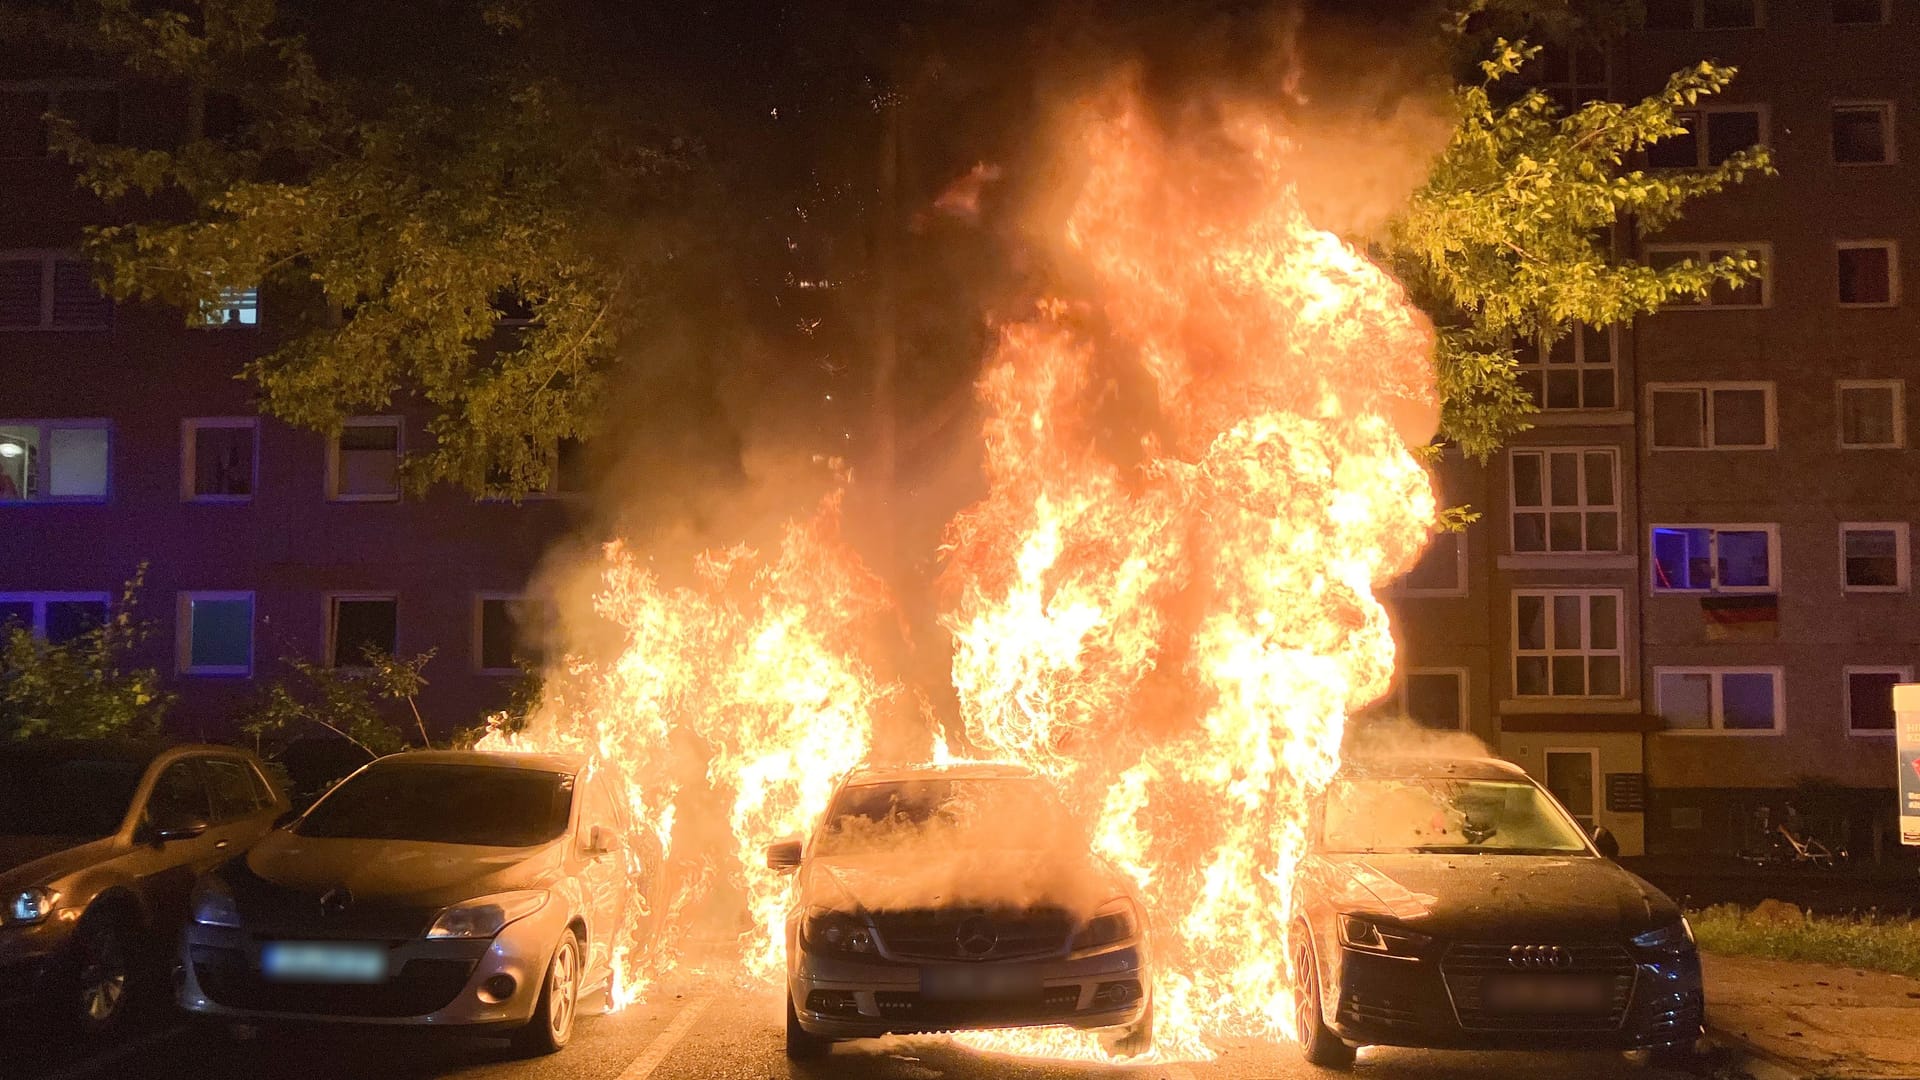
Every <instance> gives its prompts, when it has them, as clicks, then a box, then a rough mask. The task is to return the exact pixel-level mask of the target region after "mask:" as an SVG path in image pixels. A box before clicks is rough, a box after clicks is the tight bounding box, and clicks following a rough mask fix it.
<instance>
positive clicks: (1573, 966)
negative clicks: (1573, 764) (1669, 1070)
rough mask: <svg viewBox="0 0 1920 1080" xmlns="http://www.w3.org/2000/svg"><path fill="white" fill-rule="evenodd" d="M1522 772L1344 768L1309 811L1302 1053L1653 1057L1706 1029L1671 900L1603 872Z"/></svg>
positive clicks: (1682, 927) (1383, 764) (1324, 1056)
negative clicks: (1474, 1051) (1374, 1050)
mask: <svg viewBox="0 0 1920 1080" xmlns="http://www.w3.org/2000/svg"><path fill="white" fill-rule="evenodd" d="M1598 839H1599V840H1600V841H1601V844H1600V847H1597V846H1596V844H1595V838H1590V837H1589V836H1588V835H1587V833H1586V832H1585V831H1584V830H1582V829H1581V828H1580V826H1579V825H1578V824H1577V823H1576V822H1575V821H1574V820H1573V818H1571V817H1570V816H1568V814H1567V812H1566V811H1565V810H1564V809H1563V808H1562V807H1561V806H1560V804H1559V803H1558V802H1556V801H1555V800H1554V799H1553V797H1552V796H1551V795H1549V794H1547V792H1546V791H1544V790H1542V789H1541V788H1540V787H1539V785H1537V784H1535V783H1534V782H1533V781H1532V780H1531V779H1530V778H1528V776H1527V775H1526V774H1525V773H1524V772H1522V771H1521V770H1520V769H1519V768H1518V767H1516V766H1514V765H1511V764H1508V763H1506V762H1503V761H1492V760H1481V759H1447V760H1432V759H1421V760H1412V759H1408V760H1387V761H1374V762H1368V763H1355V764H1350V765H1349V766H1348V767H1346V768H1345V769H1344V770H1343V771H1342V773H1341V774H1340V775H1339V776H1338V777H1337V778H1336V779H1335V780H1334V782H1333V783H1332V785H1330V786H1329V787H1328V789H1327V791H1326V794H1325V797H1324V799H1323V800H1322V801H1321V802H1320V804H1319V805H1318V806H1317V807H1316V810H1315V814H1314V822H1313V826H1312V845H1311V851H1310V854H1309V856H1308V858H1307V860H1306V863H1305V865H1304V867H1303V872H1302V874H1301V875H1300V882H1301V884H1300V886H1299V893H1298V895H1297V897H1296V901H1295V910H1296V911H1297V912H1299V913H1300V921H1299V922H1298V923H1297V924H1296V926H1295V927H1294V929H1293V933H1292V944H1291V958H1292V961H1293V966H1294V969H1295V972H1296V975H1295V985H1296V986H1298V987H1299V988H1300V992H1299V994H1298V995H1297V999H1296V1016H1295V1023H1296V1028H1297V1034H1298V1037H1299V1041H1300V1045H1301V1047H1302V1049H1303V1050H1304V1052H1305V1053H1306V1056H1307V1059H1308V1060H1309V1061H1311V1062H1313V1063H1314V1064H1317V1065H1324V1066H1332V1067H1344V1066H1347V1065H1350V1064H1351V1063H1352V1062H1353V1056H1354V1048H1355V1047H1357V1046H1364V1045H1385V1046H1414V1047H1431V1048H1450V1047H1457V1048H1463V1049H1465V1048H1482V1049H1510V1050H1547V1049H1589V1050H1598V1049H1608V1050H1631V1051H1648V1052H1649V1056H1650V1058H1651V1059H1653V1060H1654V1061H1656V1062H1659V1063H1662V1064H1669V1063H1673V1062H1674V1061H1676V1060H1679V1059H1682V1058H1684V1057H1685V1056H1686V1054H1687V1053H1689V1052H1690V1051H1691V1049H1692V1047H1693V1045H1694V1043H1695V1042H1696V1041H1697V1040H1698V1038H1699V1036H1700V1033H1701V1020H1702V1000H1701V989H1700V958H1699V955H1698V954H1697V953H1696V952H1695V951H1694V945H1693V934H1692V931H1691V930H1690V929H1689V928H1688V926H1687V923H1686V920H1685V919H1683V918H1682V917H1681V913H1680V909H1679V908H1678V907H1677V906H1676V905H1675V904H1674V903H1673V901H1672V900H1669V899H1668V898H1667V897H1666V896H1665V895H1664V894H1663V893H1661V892H1660V891H1659V890H1658V889H1655V888H1654V887H1653V886H1651V885H1649V884H1647V883H1646V882H1644V881H1642V880H1640V879H1639V878H1638V877H1635V876H1634V875H1633V874H1630V873H1628V872H1627V871H1626V870H1623V869H1621V868H1620V867H1619V866H1617V865H1615V864H1614V863H1613V862H1612V861H1611V860H1610V859H1609V858H1607V857H1606V855H1604V854H1603V853H1602V851H1601V847H1608V848H1610V847H1611V838H1610V837H1608V836H1606V834H1605V833H1604V832H1602V833H1600V834H1599V835H1598Z"/></svg>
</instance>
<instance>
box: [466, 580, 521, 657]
mask: <svg viewBox="0 0 1920 1080" xmlns="http://www.w3.org/2000/svg"><path fill="white" fill-rule="evenodd" d="M525 610H526V601H524V600H523V599H522V598H520V597H519V596H516V595H513V594H511V593H481V594H480V596H479V597H478V598H476V602H475V610H474V618H475V625H474V643H473V648H474V661H475V663H474V666H475V667H477V668H478V669H479V670H480V672H481V673H482V674H485V675H518V674H519V673H520V665H519V661H520V660H523V659H528V657H527V656H526V651H525V650H524V649H522V648H520V644H519V643H520V635H521V632H522V629H521V628H522V627H523V626H524V619H525Z"/></svg>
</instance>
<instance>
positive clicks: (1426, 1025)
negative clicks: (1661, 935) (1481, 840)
mask: <svg viewBox="0 0 1920 1080" xmlns="http://www.w3.org/2000/svg"><path fill="white" fill-rule="evenodd" d="M1342 953H1343V955H1342V962H1341V970H1340V974H1339V980H1338V983H1337V985H1335V986H1333V987H1331V988H1330V989H1331V990H1332V993H1331V994H1330V995H1329V996H1330V997H1331V998H1332V1000H1330V1001H1323V1002H1322V1007H1323V1009H1324V1010H1325V1013H1326V1017H1327V1020H1328V1026H1329V1027H1331V1028H1332V1029H1333V1031H1334V1033H1335V1034H1337V1035H1339V1036H1340V1037H1341V1038H1342V1039H1345V1040H1346V1041H1348V1042H1351V1043H1354V1044H1356V1045H1363V1046H1407V1047H1423V1048H1433V1049H1481V1050H1647V1049H1654V1048H1658V1047H1667V1046H1681V1045H1691V1044H1692V1043H1694V1042H1695V1041H1697V1040H1698V1039H1699V1038H1700V1035H1701V1032H1702V1027H1703V1021H1704V1014H1705V1008H1704V1001H1703V996H1702V990H1701V978H1700V958H1699V955H1698V954H1697V953H1685V954H1669V955H1660V956H1651V955H1645V954H1641V955H1634V956H1632V959H1631V962H1630V963H1629V964H1627V965H1625V966H1623V968H1622V970H1621V971H1620V972H1619V973H1618V974H1616V975H1614V976H1611V978H1613V979H1615V980H1617V981H1616V982H1615V984H1614V998H1613V1000H1614V1007H1613V1008H1612V1009H1611V1010H1610V1011H1609V1012H1608V1013H1607V1014H1604V1015H1594V1016H1572V1017H1569V1016H1552V1015H1532V1016H1529V1015H1525V1014H1521V1015H1511V1014H1505V1015H1503V1014H1498V1013H1490V1012H1487V1011H1485V1010H1482V1009H1479V1008H1477V1007H1476V995H1477V993H1478V986H1477V985H1476V984H1474V983H1472V982H1471V981H1470V979H1469V978H1466V977H1462V976H1460V975H1459V974H1457V973H1448V972H1443V970H1442V963H1441V962H1439V961H1436V960H1431V959H1421V960H1411V959H1400V958H1395V957H1387V956H1378V955H1372V954H1368V953H1362V952H1357V951H1355V950H1353V949H1343V950H1342Z"/></svg>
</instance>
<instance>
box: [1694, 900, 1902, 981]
mask: <svg viewBox="0 0 1920 1080" xmlns="http://www.w3.org/2000/svg"><path fill="white" fill-rule="evenodd" d="M1687 921H1688V922H1690V923H1692V924H1693V936H1694V938H1695V939H1696V940H1697V941H1699V943H1700V947H1701V948H1702V949H1705V950H1706V951H1708V952H1717V953H1732V954H1735V955H1739V956H1764V957H1767V958H1769V959H1773V960H1805V961H1809V962H1812V963H1817V964H1832V965H1834V966H1836V967H1852V968H1864V969H1866V970H1869V971H1890V972H1892V973H1894V974H1895V975H1906V976H1909V977H1911V978H1916V979H1920V922H1915V921H1908V920H1905V919H1882V918H1878V917H1876V916H1872V915H1850V916H1846V917H1842V918H1826V917H1818V916H1809V917H1807V918H1805V919H1803V920H1800V921H1788V922H1772V921H1769V922H1757V921H1755V920H1754V919H1753V918H1752V917H1751V916H1750V915H1749V914H1748V913H1747V912H1746V911H1743V910H1742V909H1741V908H1739V907H1737V906H1735V905H1732V904H1722V905H1720V906H1718V907H1710V908H1707V909H1706V910H1704V911H1695V912H1691V913H1689V914H1688V916H1687Z"/></svg>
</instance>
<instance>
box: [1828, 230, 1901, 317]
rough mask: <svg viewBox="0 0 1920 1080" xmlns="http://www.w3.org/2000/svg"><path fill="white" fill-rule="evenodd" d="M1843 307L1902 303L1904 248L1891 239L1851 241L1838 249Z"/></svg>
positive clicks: (1890, 305) (1883, 305)
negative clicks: (1901, 265)
mask: <svg viewBox="0 0 1920 1080" xmlns="http://www.w3.org/2000/svg"><path fill="white" fill-rule="evenodd" d="M1835 253H1836V257H1837V258H1836V262H1837V268H1838V271H1839V277H1840V297H1839V298H1840V306H1842V307H1892V306H1893V305H1895V304H1898V303H1899V302H1900V247H1899V245H1897V244H1895V243H1894V242H1893V241H1891V240H1847V241H1843V242H1841V243H1840V244H1839V245H1838V246H1837V247H1836V249H1835Z"/></svg>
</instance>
